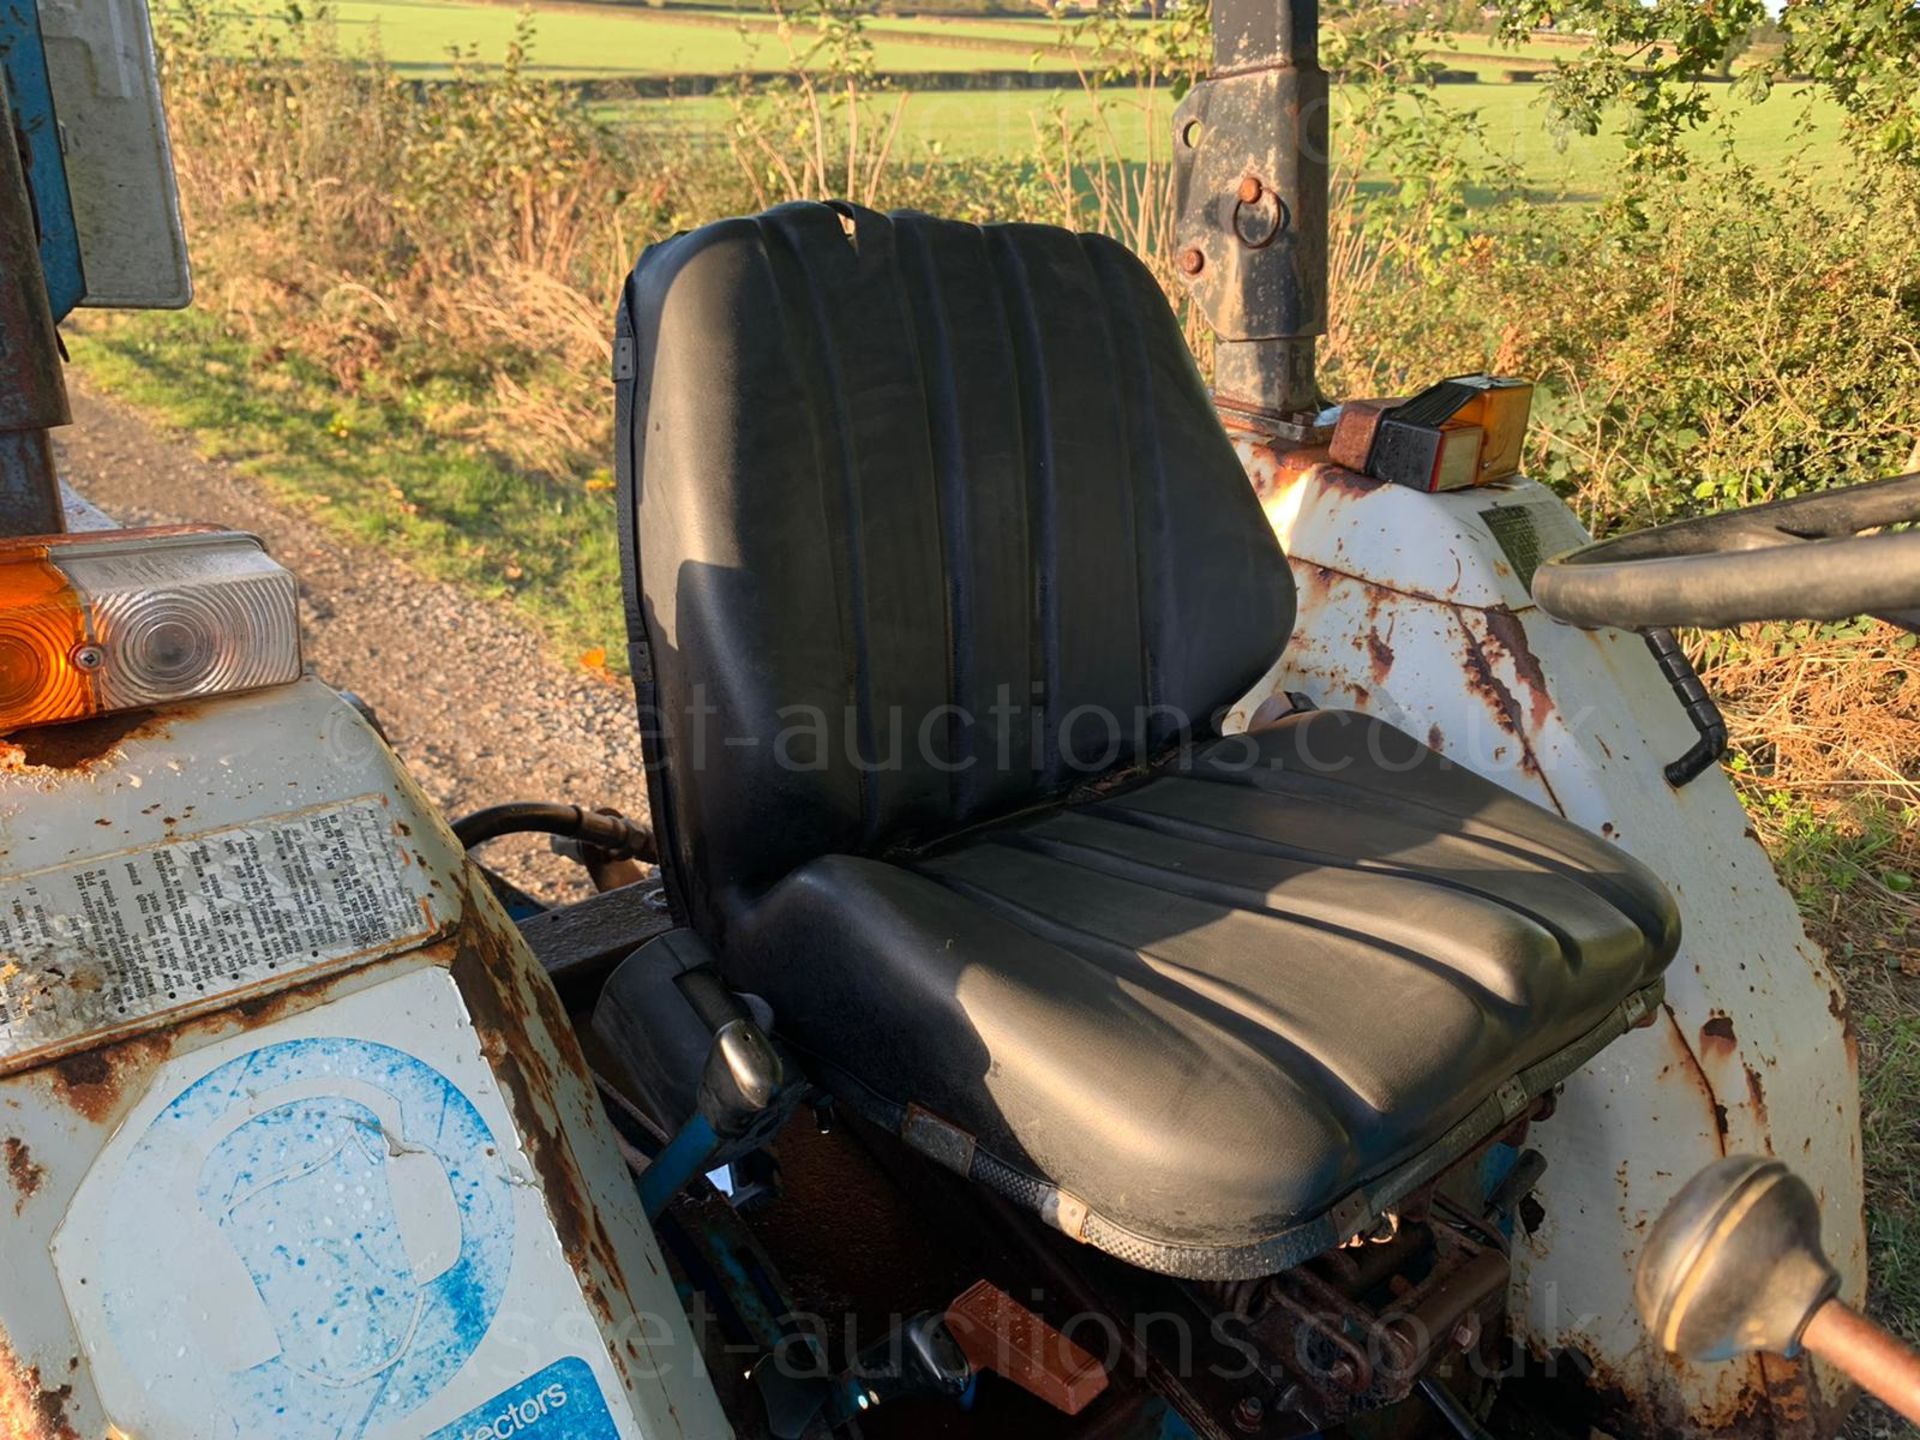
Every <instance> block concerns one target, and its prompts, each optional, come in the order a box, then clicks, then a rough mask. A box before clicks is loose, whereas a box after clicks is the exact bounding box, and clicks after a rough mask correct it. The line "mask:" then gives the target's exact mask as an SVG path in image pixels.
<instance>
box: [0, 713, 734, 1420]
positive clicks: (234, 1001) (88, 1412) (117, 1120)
mask: <svg viewBox="0 0 1920 1440" xmlns="http://www.w3.org/2000/svg"><path fill="white" fill-rule="evenodd" d="M46 743H47V742H36V744H35V747H34V748H32V749H30V751H29V752H28V753H26V754H24V755H16V756H14V757H13V760H12V766H11V769H10V770H9V771H7V772H6V773H0V849H3V850H4V853H0V887H4V886H6V885H7V884H9V883H10V882H13V881H16V880H17V878H18V875H19V874H20V872H21V871H22V870H24V869H32V868H39V867H41V866H43V865H44V864H46V863H47V862H55V863H71V862H75V861H83V860H84V859H85V858H86V857H87V855H88V854H89V853H90V852H93V853H99V854H101V855H103V856H105V857H107V861H106V864H105V865H104V866H103V867H102V869H103V871H104V872H105V873H107V874H108V875H109V876H112V875H115V874H119V873H121V872H119V871H116V869H115V867H117V866H122V865H124V863H125V857H127V856H129V855H137V854H140V853H142V851H141V847H142V846H143V845H145V846H149V847H154V846H159V847H164V846H168V845H177V844H178V843H179V842H180V840H181V839H183V838H186V837H188V836H190V835H192V834H201V833H205V834H210V835H220V834H228V833H231V832H232V830H233V829H234V827H235V826H236V825H240V824H242V823H243V822H244V823H245V825H246V826H250V827H252V828H253V829H255V830H270V827H271V825H272V824H273V817H275V816H276V815H281V816H283V817H284V815H285V814H287V813H293V814H304V813H312V812H313V810H314V809H315V808H316V807H319V808H321V809H323V810H324V809H325V808H326V807H328V806H330V805H336V804H340V803H351V804H363V803H368V802H367V801H366V797H368V796H370V795H371V796H384V797H386V800H387V805H386V807H385V808H384V812H383V813H386V814H388V815H389V816H390V817H391V824H390V826H388V827H387V828H386V830H385V832H384V834H383V835H382V836H381V837H380V838H379V839H378V840H374V839H369V838H366V837H362V838H360V839H358V840H355V841H353V842H352V843H353V844H356V845H359V846H360V847H362V850H363V851H364V852H365V853H364V854H361V853H359V852H355V853H353V854H346V855H344V856H334V857H332V859H333V860H334V861H335V862H338V863H347V864H352V863H355V862H356V861H357V860H364V861H365V863H369V864H378V863H386V862H385V861H384V860H382V859H380V858H379V857H380V855H381V854H382V853H383V852H384V851H385V850H386V849H388V848H392V849H395V850H396V851H397V853H398V854H399V855H400V856H401V857H402V858H403V860H404V862H405V864H406V865H407V866H409V867H412V868H414V869H415V870H416V871H417V875H416V877H415V878H416V880H417V881H418V882H419V883H418V889H419V891H420V892H421V894H422V896H423V903H422V910H421V914H422V917H423V919H424V920H430V922H431V924H430V930H431V933H429V934H426V935H424V936H414V935H411V934H407V935H398V934H395V935H390V936H388V937H387V938H386V939H385V940H384V941H383V942H382V943H380V944H376V945H374V946H372V947H370V948H368V949H366V950H362V951H359V952H355V953H351V954H346V955H337V956H336V955H326V956H322V957H309V958H308V961H307V963H306V964H304V965H302V964H300V963H290V964H288V965H286V966H284V967H283V968H282V969H281V970H280V971H279V972H278V973H277V974H276V976H275V977H274V978H273V979H272V980H269V981H260V980H251V979H249V980H247V981H244V982H240V983H239V984H238V988H235V989H228V990H225V991H223V992H220V993H210V994H209V995H207V996H205V997H195V998H194V999H193V1000H191V1001H188V1000H187V999H186V998H185V997H184V996H182V997H179V999H178V1003H175V1004H173V1005H171V1006H170V1008H168V1009H167V1010H165V1011H164V1012H163V1013H159V1014H153V1015H147V1016H142V1017H139V1018H138V1019H135V1020H131V1021H129V1022H127V1023H124V1024H118V1025H110V1026H109V1025H103V1026H101V1027H100V1028H99V1030H98V1031H97V1033H93V1034H90V1035H76V1036H72V1037H69V1041H68V1043H65V1044H63V1045H62V1046H61V1047H60V1048H59V1050H58V1052H57V1054H55V1055H54V1056H53V1058H49V1053H48V1052H46V1051H39V1052H36V1053H35V1054H34V1055H33V1056H32V1057H30V1058H20V1057H16V1061H15V1063H14V1065H13V1067H12V1069H11V1073H7V1074H5V1075H4V1077H3V1078H0V1275H4V1276H6V1280H7V1283H6V1284H5V1285H4V1286H0V1433H5V1434H6V1435H8V1436H9V1437H14V1436H18V1437H20V1440H53V1437H79V1436H85V1437H88V1440H92V1437H96V1436H102V1435H107V1434H124V1435H155V1436H158V1435H196V1436H199V1435H210V1436H222V1437H224V1436H228V1435H234V1436H242V1435H249V1436H250V1435H261V1434H275V1435H297V1434H310V1433H312V1434H325V1435H328V1436H330V1437H332V1436H336V1435H344V1436H354V1437H358V1440H453V1437H460V1440H464V1437H466V1436H468V1435H469V1434H471V1433H473V1430H474V1427H475V1426H476V1425H481V1424H490V1423H493V1419H495V1418H497V1415H496V1412H498V1413H499V1414H507V1413H509V1412H511V1414H512V1415H513V1416H514V1417H515V1420H516V1423H517V1425H518V1427H519V1428H518V1432H517V1433H520V1434H522V1435H523V1436H524V1440H541V1431H542V1430H543V1429H552V1428H554V1427H555V1426H557V1424H558V1423H559V1422H558V1418H557V1417H559V1416H561V1415H562V1414H565V1415H566V1416H567V1418H568V1419H569V1421H571V1422H572V1423H574V1424H576V1425H578V1426H580V1427H581V1428H578V1429H575V1430H567V1431H564V1432H562V1433H566V1434H569V1435H573V1434H583V1435H588V1436H592V1437H594V1440H603V1437H617V1440H636V1437H666V1436H689V1437H706V1436H712V1437H719V1436H723V1435H726V1434H728V1433H729V1431H728V1427H727V1424H726V1422H725V1419H724V1417H723V1416H722V1415H721V1413H720V1411H719V1408H718V1402H717V1400H716V1399H715V1397H714V1393H713V1390H712V1386H711V1383H710V1381H709V1379H708V1377H707V1374H706V1371H705V1369H704V1366H703V1364H702V1362H701V1359H700V1356H699V1353H698V1350H697V1348H696V1346H695V1342H694V1340H693V1337H692V1333H691V1328H690V1326H689V1325H688V1323H687V1320H686V1317H685V1315H684V1313H683V1312H682V1310H681V1308H680V1305H679V1301H678V1297H677V1296H676V1294H675V1292H674V1289H673V1286H672V1283H671V1281H670V1279H669V1278H668V1276H667V1274H666V1270H665V1265H664V1262H663V1260H662V1258H661V1255H660V1252H659V1250H658V1247H657V1245H656V1243H655V1241H654V1239H653V1237H652V1234H651V1232H650V1231H649V1230H648V1228H647V1226H646V1224H645V1221H644V1218H643V1217H642V1215H641V1213H640V1210H639V1207H638V1202H637V1197H636V1196H635V1194H634V1191H633V1187H632V1184H631V1181H630V1177H629V1176H628V1174H627V1172H626V1170H625V1166H624V1163H623V1161H622V1160H621V1157H620V1154H619V1152H618V1149H617V1146H616V1143H615V1141H614V1140H613V1138H612V1136H611V1134H610V1132H609V1130H608V1128H607V1125H606V1122H605V1119H604V1117H603V1116H602V1115H601V1113H600V1111H599V1104H598V1100H597V1098H596V1096H595V1094H594V1090H593V1085H592V1081H591V1078H590V1075H589V1072H588V1070H587V1067H586V1061H585V1058H584V1057H583V1055H582V1054H581V1052H580V1049H579V1045H578V1042H577V1040H576V1039H575V1037H574V1033H573V1030H572V1027H571V1025H570V1024H569V1023H568V1020H567V1017H566V1015H565V1014H564V1012H563V1011H562V1009H561V1007H560V1003H559V1000H558V998H557V996H556V995H555V994H554V991H553V989H552V986H551V984H550V982H549V981H548V980H547V979H546V977H545V976H544V974H543V973H542V972H541V970H540V968H539V966H538V964H537V963H536V962H535V961H534V960H533V958H532V956H531V955H530V954H529V953H528V951H527V949H526V947H525V945H524V943H523V942H522V940H521V939H520V937H519V935H518V933H517V931H516V930H515V928H514V927H513V925H512V923H511V922H510V921H509V920H508V918H507V917H506V915H505V914H504V912H503V911H501V909H500V908H499V906H498V905H497V904H496V903H495V902H494V901H493V900H492V898H491V897H490V896H489V895H488V894H487V893H486V892H485V887H484V886H483V885H480V884H478V883H476V881H475V880H474V878H473V877H472V875H471V872H470V871H469V870H468V869H467V867H466V865H465V862H464V857H463V856H462V855H461V852H460V850H459V848H458V846H457V845H456V844H455V843H454V842H453V840H452V837H451V836H450V835H449V834H448V833H447V831H446V830H445V827H444V826H443V825H442V824H441V823H440V822H439V821H438V820H437V819H436V818H435V817H434V816H433V814H432V812H431V810H430V809H429V808H428V806H427V804H426V802H425V800H424V798H423V797H421V796H420V794H419V792H418V791H417V790H416V789H415V787H414V786H413V785H412V783H411V781H409V780H408V779H407V777H406V776H405V775H404V773H403V772H402V771H400V770H399V768H398V766H397V765H396V763H395V762H394V761H393V760H392V757H391V755H390V753H389V752H388V751H387V750H386V749H385V747H384V746H383V745H381V744H380V743H379V742H378V740H377V739H376V738H375V737H373V736H372V734H371V732H370V731H368V730H367V729H366V727H365V723H364V721H362V720H361V719H360V718H359V716H358V715H357V714H356V713H355V712H354V711H352V709H351V708H350V707H348V706H346V705H345V704H344V703H343V702H341V701H340V700H339V699H338V698H337V697H335V696H333V695H332V693H331V692H329V691H327V690H326V689H325V687H323V686H320V685H318V684H316V683H314V682H304V683H302V684H300V685H297V686H292V687H286V688H283V689H282V690H279V691H275V692H270V693H267V694H263V695H256V696H249V697H242V698H240V699H236V700H231V701H224V702H215V703H210V704H207V705H203V706H198V707H194V708H192V709H190V710H183V711H180V712H176V713H175V714H174V715H172V716H171V717H169V718H168V719H166V720H165V721H164V722H163V723H162V722H149V723H148V724H147V725H146V726H144V727H143V726H131V727H128V728H126V729H124V730H123V731H122V732H121V733H120V734H119V735H118V736H113V735H111V734H105V733H101V734H95V735H91V736H80V737H75V736H72V735H69V736H68V737H67V738H66V748H65V749H64V750H54V749H48V748H45V745H46ZM343 843H344V842H343ZM246 864H247V865H249V866H253V867H254V868H253V869H252V870H251V871H249V872H248V873H252V874H255V875H256V876H257V875H259V874H262V873H264V872H262V871H261V870H260V869H259V866H258V859H257V856H255V857H253V858H248V859H247V860H246ZM123 898H124V897H123ZM204 899H205V897H202V900H203V902H204ZM116 903H118V902H116ZM205 903H214V902H205ZM249 903H250V904H252V905H253V906H254V907H255V909H256V911H257V913H260V914H262V915H271V914H272V913H273V909H274V906H275V905H276V904H285V903H287V900H286V897H285V896H284V895H281V896H279V897H278V898H277V899H276V897H275V896H272V895H265V894H262V893H255V894H254V895H253V896H252V898H251V899H250V901H249ZM215 908H216V909H217V908H218V907H217V904H216V905H215ZM120 913H122V914H123V915H126V916H140V915H143V914H148V913H149V912H146V911H142V910H141V909H140V908H139V906H138V905H137V903H136V904H133V905H123V906H121V909H120ZM153 922H154V924H156V925H160V924H162V921H161V920H160V919H159V918H158V916H157V913H155V915H154V917H153ZM369 923H372V922H371V921H370V922H369ZM153 933H154V934H158V933H160V932H159V931H155V932H153ZM373 933H377V928H376V931H375V932H373ZM135 939H136V941H139V942H140V943H149V942H151V941H152V939H153V936H152V934H149V935H148V936H146V937H144V939H142V937H139V936H136V937H135ZM134 950H135V951H136V952H139V951H140V944H139V943H136V944H135V946H134ZM141 953H144V952H141ZM210 978H214V979H215V980H216V982H217V977H210ZM210 990H213V991H219V990H220V986H219V984H218V983H215V984H213V985H211V986H210ZM288 1417H292V1418H288ZM490 1417H492V1418H490ZM549 1417H554V1419H553V1423H552V1424H551V1425H550V1424H548V1423H547V1422H548V1419H549Z"/></svg>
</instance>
